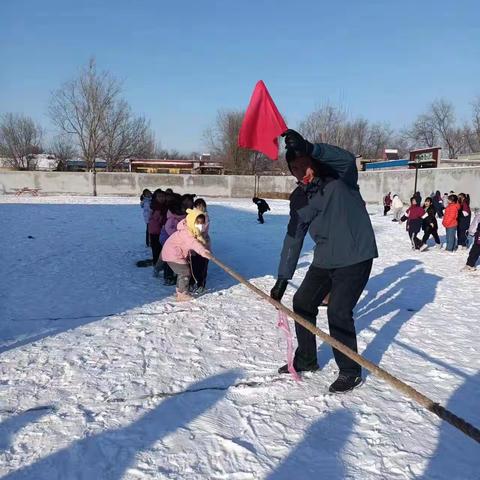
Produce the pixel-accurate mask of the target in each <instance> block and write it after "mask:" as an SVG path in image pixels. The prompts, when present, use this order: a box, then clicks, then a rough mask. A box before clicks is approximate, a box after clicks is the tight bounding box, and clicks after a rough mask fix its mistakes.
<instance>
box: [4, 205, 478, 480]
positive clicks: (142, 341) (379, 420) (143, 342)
mask: <svg viewBox="0 0 480 480" xmlns="http://www.w3.org/2000/svg"><path fill="white" fill-rule="evenodd" d="M0 203H1V204H0V220H1V229H0V251H1V263H0V265H1V268H2V275H1V276H0V478H4V479H32V480H41V479H48V480H55V479H62V480H65V479H89V480H91V479H115V480H116V479H121V478H122V479H123V478H124V479H135V480H140V479H153V478H155V479H157V478H168V479H200V478H208V479H232V480H244V479H257V478H258V479H344V478H346V479H362V480H369V479H413V478H422V479H445V480H447V479H448V480H452V479H459V480H470V479H479V478H480V447H479V445H478V444H477V443H475V442H474V441H473V440H471V439H470V438H468V437H466V436H465V435H463V434H462V433H461V432H459V431H458V430H456V429H454V428H453V427H451V426H450V425H448V424H446V423H445V422H442V421H441V420H439V419H438V418H437V417H436V416H434V415H433V414H431V413H429V412H428V411H426V410H424V409H423V408H422V407H420V406H419V405H418V404H416V403H414V402H413V401H411V400H409V399H407V398H405V397H404V396H403V395H402V394H400V393H398V392H397V391H395V390H393V389H392V388H391V387H390V386H388V385H387V384H386V383H385V382H383V381H381V380H378V379H376V378H375V377H374V376H373V375H371V374H367V372H365V378H366V381H365V383H364V385H363V386H362V387H361V388H358V389H356V390H354V391H353V392H351V393H349V394H346V395H331V394H328V393H327V392H328V386H329V384H330V383H331V382H332V381H333V380H334V379H335V377H336V374H337V368H336V364H335V362H334V361H333V359H332V354H331V349H330V347H328V346H327V345H325V344H323V345H322V344H321V343H320V342H319V347H318V348H319V362H320V366H321V371H320V372H318V373H315V374H308V375H306V376H304V378H303V381H302V382H300V383H296V382H295V381H294V380H292V379H291V378H290V376H283V377H279V376H278V375H277V374H276V369H277V367H278V366H280V365H281V364H283V363H284V361H285V355H286V346H285V338H284V336H283V333H282V332H281V331H279V330H278V329H277V328H276V313H275V311H274V309H273V308H272V307H271V306H270V305H269V304H267V303H266V302H264V301H261V300H259V299H257V298H255V297H254V296H253V295H252V293H251V292H250V291H248V290H247V289H246V288H245V287H244V286H241V285H238V284H237V283H236V282H235V281H234V280H232V279H231V278H230V277H228V276H227V275H226V274H225V273H224V272H223V271H221V270H220V269H219V268H217V267H216V266H214V265H213V266H212V265H211V267H210V271H209V278H208V287H209V293H207V294H205V295H204V296H202V297H199V298H197V299H195V300H194V301H192V302H191V303H183V304H177V303H175V301H174V299H173V297H172V294H173V289H172V287H166V286H163V283H162V281H161V280H160V279H155V278H153V277H152V276H151V269H150V268H137V267H136V265H135V262H136V261H137V260H141V259H145V258H148V257H149V256H150V255H149V251H148V250H147V249H146V248H145V245H144V238H145V231H144V228H145V226H144V223H143V218H142V215H141V210H140V207H139V205H138V201H137V200H136V199H128V198H95V199H93V198H85V197H38V198H35V197H33V198H31V197H20V198H18V197H11V196H8V197H0ZM269 203H270V206H271V208H272V212H271V213H268V214H267V215H266V216H265V218H266V223H265V224H264V225H258V224H257V223H256V213H255V210H256V207H255V205H253V203H252V202H251V201H250V200H232V199H229V200H219V199H211V200H209V212H210V216H211V236H212V239H213V251H214V254H215V255H216V256H218V257H219V258H220V259H221V260H223V261H224V262H225V263H226V264H228V265H230V266H231V267H233V268H234V269H235V270H237V271H238V272H239V273H241V274H242V275H244V276H246V277H247V278H249V279H250V280H252V281H253V283H254V284H255V285H257V286H258V287H259V288H262V289H263V290H265V291H269V290H270V288H271V287H272V285H273V283H274V280H275V272H276V268H277V263H278V258H279V253H280V249H281V244H282V240H283V237H284V234H285V231H286V224H287V221H288V202H286V201H280V200H278V201H269ZM375 210H376V209H375ZM371 219H372V222H373V225H374V228H375V232H376V237H377V242H378V246H379V253H380V257H379V258H378V259H377V260H376V261H375V262H374V267H373V271H372V275H371V278H370V281H369V283H368V285H367V288H366V290H365V292H364V295H363V296H362V299H361V300H360V302H359V305H358V307H357V309H356V312H355V314H356V325H357V330H358V338H359V351H360V353H362V354H363V355H364V356H365V357H366V358H368V359H370V360H372V361H374V362H378V363H379V364H380V365H381V366H382V367H384V368H385V369H387V370H388V371H390V372H391V373H392V374H394V375H397V376H398V377H399V378H401V379H402V380H404V381H406V382H407V383H409V384H410V385H412V386H413V387H415V388H417V389H418V390H420V391H421V392H422V393H424V394H426V395H427V396H429V397H430V398H432V399H434V400H435V401H438V402H440V403H441V404H442V405H445V406H447V407H448V408H449V409H451V410H452V411H453V412H454V413H456V414H457V415H459V416H461V417H463V418H465V419H466V420H468V421H469V422H471V423H473V424H474V425H476V426H477V427H478V426H480V400H479V398H480V395H479V394H480V349H479V348H478V343H479V339H480V313H479V311H480V310H479V307H480V282H479V279H480V277H479V276H477V275H469V274H465V273H461V272H460V269H461V267H462V266H463V265H464V263H465V258H466V256H465V254H464V253H456V254H448V253H446V252H443V251H436V250H433V249H430V250H428V251H426V252H424V253H416V252H412V250H411V248H410V246H409V243H408V237H407V235H406V233H405V232H404V230H403V228H402V227H401V226H399V225H398V224H394V223H392V222H391V221H390V218H389V217H387V218H384V217H383V216H381V215H380V214H379V211H373V212H372V216H371ZM442 233H443V232H442ZM29 236H31V237H33V238H29ZM311 250H312V242H311V240H307V241H306V243H305V247H304V254H303V256H302V258H301V260H300V262H299V266H298V270H297V272H296V275H295V278H294V279H293V281H292V286H291V287H289V288H288V290H287V294H286V296H285V303H286V304H287V305H291V300H292V295H293V293H294V292H295V288H294V285H299V284H300V282H301V280H302V278H303V276H304V275H305V273H306V270H307V268H308V265H309V264H310V261H311V259H312V255H311ZM318 326H319V327H320V328H322V329H324V330H327V331H328V326H327V322H326V311H324V310H322V311H321V312H320V313H319V316H318ZM292 329H293V322H292Z"/></svg>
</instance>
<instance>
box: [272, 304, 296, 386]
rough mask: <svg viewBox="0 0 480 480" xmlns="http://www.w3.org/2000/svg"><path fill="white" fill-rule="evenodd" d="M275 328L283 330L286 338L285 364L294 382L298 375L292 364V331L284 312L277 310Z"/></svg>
mask: <svg viewBox="0 0 480 480" xmlns="http://www.w3.org/2000/svg"><path fill="white" fill-rule="evenodd" d="M277 328H279V329H280V330H283V331H284V332H285V337H286V339H287V365H288V371H289V372H290V375H291V376H292V377H293V379H294V380H295V381H296V382H300V380H301V379H300V376H299V375H298V373H297V371H296V370H295V367H294V366H293V337H292V332H291V331H290V324H289V323H288V318H287V315H286V313H285V312H282V311H281V310H278V323H277Z"/></svg>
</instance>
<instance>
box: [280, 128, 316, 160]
mask: <svg viewBox="0 0 480 480" xmlns="http://www.w3.org/2000/svg"><path fill="white" fill-rule="evenodd" d="M282 137H285V148H286V149H287V153H288V152H289V151H290V152H292V151H295V152H296V155H297V156H305V155H307V156H308V155H311V154H312V152H313V144H312V143H310V142H309V141H307V140H305V139H304V138H303V137H302V136H301V135H300V134H299V133H298V132H296V131H295V130H290V129H288V130H287V131H285V132H283V133H282Z"/></svg>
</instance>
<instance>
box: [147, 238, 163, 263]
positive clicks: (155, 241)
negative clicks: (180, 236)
mask: <svg viewBox="0 0 480 480" xmlns="http://www.w3.org/2000/svg"><path fill="white" fill-rule="evenodd" d="M150 247H151V249H152V257H153V264H154V265H156V263H157V260H158V257H159V256H160V253H161V251H162V246H161V245H160V235H155V234H153V233H151V234H150Z"/></svg>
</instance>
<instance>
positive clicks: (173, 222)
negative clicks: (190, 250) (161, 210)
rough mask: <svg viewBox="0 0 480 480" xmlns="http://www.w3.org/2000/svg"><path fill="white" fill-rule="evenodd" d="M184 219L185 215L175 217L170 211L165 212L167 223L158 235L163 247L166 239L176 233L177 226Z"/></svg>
mask: <svg viewBox="0 0 480 480" xmlns="http://www.w3.org/2000/svg"><path fill="white" fill-rule="evenodd" d="M184 218H185V215H176V214H175V213H172V212H171V211H170V210H169V211H168V212H167V221H166V222H165V225H164V226H163V228H162V232H161V233H160V243H161V244H162V245H163V244H164V243H165V242H166V241H167V239H168V237H169V236H170V235H172V234H174V233H175V232H176V231H177V225H178V223H179V222H181V221H182V220H183V219H184Z"/></svg>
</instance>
